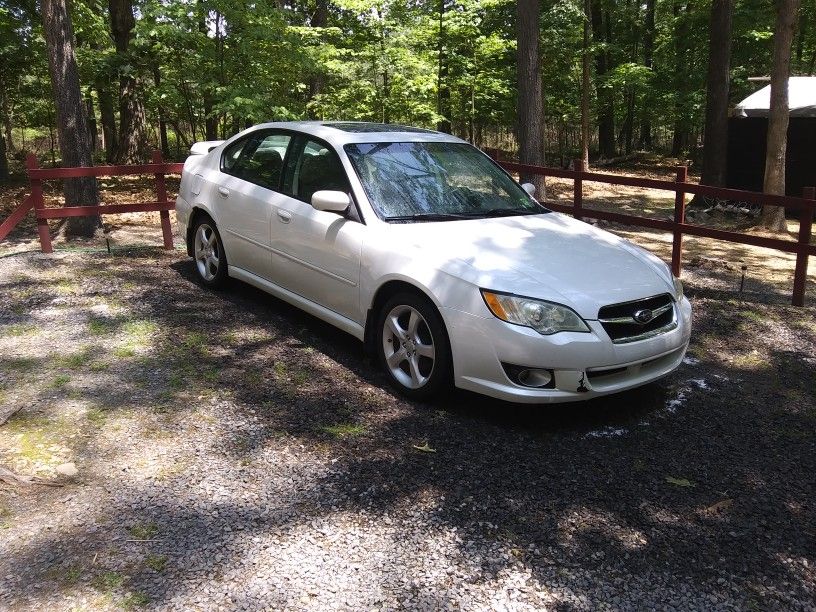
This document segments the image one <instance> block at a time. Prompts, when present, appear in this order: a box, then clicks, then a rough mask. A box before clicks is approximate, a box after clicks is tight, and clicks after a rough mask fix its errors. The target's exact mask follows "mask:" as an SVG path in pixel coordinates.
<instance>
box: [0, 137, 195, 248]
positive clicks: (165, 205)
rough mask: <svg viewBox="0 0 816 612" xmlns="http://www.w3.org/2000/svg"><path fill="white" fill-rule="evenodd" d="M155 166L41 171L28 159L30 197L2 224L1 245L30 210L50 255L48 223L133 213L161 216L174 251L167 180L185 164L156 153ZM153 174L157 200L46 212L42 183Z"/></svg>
mask: <svg viewBox="0 0 816 612" xmlns="http://www.w3.org/2000/svg"><path fill="white" fill-rule="evenodd" d="M152 161H153V163H150V164H139V165H125V166H87V167H79V168H40V167H39V165H38V164H37V158H36V157H35V156H34V155H29V156H28V158H27V159H26V173H27V175H28V180H29V182H30V184H31V195H29V196H27V197H26V198H25V199H24V200H23V202H22V203H21V204H20V206H18V207H17V208H16V209H15V210H14V211H13V212H12V213H11V215H9V217H8V218H7V219H6V220H5V221H4V222H3V223H2V224H0V241H1V240H4V239H5V238H6V236H8V235H9V233H10V232H11V230H13V229H14V228H15V227H16V226H17V224H18V223H20V221H22V220H23V219H24V218H25V216H26V215H27V214H28V212H29V211H30V210H31V209H34V214H35V216H36V218H37V232H38V234H39V238H40V249H41V250H42V252H43V253H51V252H53V250H54V248H53V245H52V244H51V232H50V231H49V228H48V219H65V218H68V217H90V216H97V215H118V214H121V213H133V212H158V213H159V220H160V222H161V228H162V237H163V241H164V248H165V249H172V248H173V230H172V228H171V227H170V211H171V210H173V208H174V207H175V205H174V203H173V202H172V201H171V200H168V199H167V184H166V176H167V175H168V174H179V173H180V172H181V169H182V168H183V167H184V164H179V163H166V162H165V161H164V160H163V159H162V156H161V152H159V151H154V152H153V160H152ZM142 174H152V175H153V177H154V181H155V182H154V185H155V187H154V189H155V192H156V200H155V201H153V202H140V203H136V204H100V205H93V206H63V207H60V208H46V206H45V200H44V199H43V181H48V180H60V179H72V178H83V177H96V178H98V177H104V176H124V175H137V176H138V175H142Z"/></svg>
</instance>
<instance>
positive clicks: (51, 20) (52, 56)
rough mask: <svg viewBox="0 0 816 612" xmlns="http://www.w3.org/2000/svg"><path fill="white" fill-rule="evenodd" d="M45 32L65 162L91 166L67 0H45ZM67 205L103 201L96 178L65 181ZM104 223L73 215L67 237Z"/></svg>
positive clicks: (91, 231)
mask: <svg viewBox="0 0 816 612" xmlns="http://www.w3.org/2000/svg"><path fill="white" fill-rule="evenodd" d="M42 17H43V31H44V34H45V44H46V48H47V51H48V68H49V71H50V73H51V86H52V88H53V90H54V103H55V107H56V111H57V131H58V132H59V146H60V152H61V153H62V165H63V166H68V167H73V166H90V165H91V163H92V161H91V146H90V135H89V133H88V125H87V115H86V113H85V108H84V106H83V104H82V93H81V91H80V88H79V72H78V70H77V63H76V54H75V53H74V32H73V27H72V25H71V16H70V14H69V13H68V8H67V6H66V4H65V0H42ZM63 192H64V194H65V205H66V206H78V205H83V206H89V205H95V204H98V203H99V194H98V191H97V188H96V179H95V178H93V177H87V178H80V179H68V180H65V181H64V182H63ZM100 225H101V220H100V218H99V217H98V216H97V217H70V218H69V219H68V221H67V222H66V224H65V235H66V237H72V236H93V234H94V232H95V230H96V228H97V227H99V226H100Z"/></svg>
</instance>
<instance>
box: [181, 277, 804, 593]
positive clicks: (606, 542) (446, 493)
mask: <svg viewBox="0 0 816 612" xmlns="http://www.w3.org/2000/svg"><path fill="white" fill-rule="evenodd" d="M180 268H181V269H183V268H184V265H182V266H180ZM187 270H188V272H187V274H186V276H187V277H188V278H191V275H192V272H191V271H190V269H189V268H188V269H187ZM226 299H228V300H238V302H239V304H236V305H246V302H247V301H249V302H250V303H252V304H253V307H257V305H258V303H259V302H260V303H266V304H268V303H269V300H272V298H269V297H268V296H266V295H265V294H262V293H261V292H257V291H255V290H254V289H250V288H247V287H240V288H236V290H235V292H234V293H231V294H230V297H227V298H226ZM707 306H708V307H710V308H706V307H707ZM271 308H272V309H273V310H274V312H275V313H276V316H279V317H283V318H284V319H285V321H286V323H288V324H289V325H291V326H292V327H298V328H299V327H300V326H301V325H303V326H306V327H308V329H309V330H310V332H309V341H310V343H311V345H312V346H313V347H314V348H316V349H318V350H319V351H320V352H322V353H324V354H327V355H329V356H331V357H332V359H334V360H336V361H337V362H339V363H341V364H343V365H344V366H345V367H347V368H348V369H349V370H351V371H353V372H354V374H355V375H356V376H359V377H360V378H361V379H362V380H363V381H365V382H367V383H369V384H372V385H382V384H383V377H382V376H380V375H379V374H378V373H376V372H375V371H373V368H372V367H371V365H370V364H368V363H366V362H365V361H364V360H362V359H361V347H360V345H359V343H357V342H356V341H355V340H353V339H350V338H349V337H348V336H346V335H345V334H340V333H338V332H336V331H335V330H333V328H331V327H329V326H327V325H324V324H321V323H318V322H316V321H315V320H314V319H313V318H312V317H309V316H308V315H304V314H303V313H301V312H300V311H298V310H297V309H294V308H290V307H289V306H287V305H285V304H283V303H280V302H278V301H277V300H273V302H272V306H271ZM735 311H737V314H735ZM709 313H710V316H709ZM739 313H743V314H739ZM746 321H747V322H749V323H754V322H755V321H754V318H753V317H747V318H746V316H745V315H744V309H743V306H742V305H736V306H735V305H733V304H732V305H731V307H730V308H729V307H728V306H726V307H721V304H716V305H715V304H714V303H713V302H711V301H708V302H707V303H705V305H704V306H703V308H699V307H698V309H697V314H696V321H695V329H696V333H695V344H700V345H705V344H706V343H707V342H709V341H710V340H711V339H714V340H715V341H717V342H721V343H728V342H731V343H735V342H736V341H735V339H734V338H733V335H734V332H735V331H737V330H740V329H741V328H743V331H744V332H745V335H746V336H748V337H745V338H744V339H743V340H742V341H743V342H744V344H745V346H746V350H749V349H750V347H751V346H752V341H751V339H750V335H749V333H748V332H749V331H750V330H747V329H745V328H744V323H746ZM761 331H762V332H765V333H767V330H764V329H762V330H761ZM812 342H813V340H812V336H811V348H812ZM732 348H733V347H732ZM770 355H771V363H770V364H769V365H767V366H764V367H756V364H751V365H750V367H744V368H740V367H735V366H734V365H733V364H732V365H731V367H729V368H727V369H726V368H724V367H722V364H715V363H712V362H710V361H708V360H705V359H703V360H700V359H694V358H692V359H693V363H694V365H692V366H688V365H686V366H683V367H682V368H681V369H680V370H678V371H677V372H676V373H674V374H673V375H672V376H670V377H668V378H667V379H666V380H664V381H662V382H659V383H656V384H652V385H648V386H646V387H644V388H641V389H638V390H634V391H632V392H629V393H624V394H620V395H617V396H612V397H609V398H600V399H597V400H594V401H592V402H587V403H584V404H567V405H560V406H544V407H532V408H531V407H519V406H514V405H510V404H503V403H501V402H496V401H494V400H490V399H487V398H482V397H479V396H475V395H472V394H468V393H464V392H453V393H452V394H450V395H449V396H447V397H445V398H443V399H441V400H440V401H438V402H435V403H432V404H426V405H416V404H415V405H413V406H410V407H409V408H408V409H407V410H405V411H401V412H400V414H399V416H397V417H396V418H393V417H392V418H387V419H385V420H383V421H380V422H379V423H378V424H377V425H376V426H374V427H372V430H371V431H370V433H369V435H368V436H365V437H363V438H361V439H355V440H354V441H353V442H348V443H347V446H348V447H350V448H347V449H344V450H346V453H345V455H344V461H343V465H342V467H341V468H340V470H341V472H342V474H343V476H342V477H340V478H338V476H336V475H334V476H332V477H331V478H330V479H329V482H323V483H321V484H320V486H319V487H318V488H319V489H320V490H323V489H326V490H337V488H338V487H339V488H340V489H339V490H340V491H345V494H346V497H347V500H348V501H347V502H346V504H347V505H348V506H349V507H351V508H356V507H358V506H359V507H365V508H374V509H378V510H379V511H380V512H382V513H384V514H385V513H388V512H392V511H393V510H394V509H395V508H400V507H403V505H404V504H406V503H411V502H410V500H412V499H415V498H416V497H417V496H421V495H424V494H430V495H432V496H434V497H436V498H437V499H438V500H441V501H440V502H439V503H438V504H437V505H436V507H435V509H434V511H433V514H434V516H435V519H436V520H438V521H441V522H442V523H443V524H445V525H447V526H449V527H455V528H456V529H457V530H459V532H460V533H463V534H469V536H470V538H473V539H472V540H469V539H466V540H465V542H468V541H470V542H474V541H475V542H482V544H484V543H485V542H492V543H496V542H502V543H504V544H505V545H506V546H507V547H509V548H510V549H511V550H514V551H517V554H518V555H520V557H519V558H521V559H523V563H524V564H525V565H526V566H527V567H528V568H529V569H531V570H532V571H533V572H534V573H537V572H539V573H540V578H541V579H542V580H552V579H553V577H554V575H553V571H554V570H553V568H563V567H566V568H569V567H571V566H576V567H581V568H583V569H585V570H589V571H590V572H592V571H597V572H601V573H602V572H604V571H607V570H610V569H611V570H615V571H619V572H622V574H623V575H627V574H630V573H634V574H638V575H643V576H649V575H651V574H653V573H654V572H655V571H657V570H659V573H660V574H661V575H662V576H663V577H662V578H660V579H659V580H658V582H657V585H655V586H659V585H660V580H663V581H664V582H663V585H664V586H666V587H667V588H668V586H669V583H671V582H675V584H674V585H673V586H677V583H681V584H686V583H687V584H688V585H689V588H692V589H693V590H694V591H695V592H698V593H699V592H701V591H706V592H709V593H712V594H713V595H712V596H713V597H714V598H715V600H717V601H719V600H723V601H726V600H730V601H734V600H737V601H740V602H742V603H743V604H744V603H746V602H750V601H753V598H759V599H760V600H762V601H765V602H768V601H772V602H793V601H796V600H797V598H807V597H808V596H812V594H813V591H812V589H813V586H814V585H813V584H812V582H810V581H809V578H808V576H810V574H809V573H808V570H806V569H803V566H801V565H798V564H799V563H801V560H803V559H804V560H807V559H808V558H812V556H813V551H814V550H816V546H814V544H816V541H815V540H814V538H815V537H816V535H815V534H814V531H813V529H812V525H813V524H816V521H814V513H813V512H814V511H813V508H812V507H811V506H810V505H809V504H808V502H807V501H806V500H808V499H813V492H814V490H813V481H812V474H813V473H814V471H813V468H814V460H813V456H814V455H813V453H812V450H813V444H814V441H815V440H816V434H814V427H813V426H814V422H815V420H814V413H813V406H814V395H813V393H814V391H813V385H812V384H810V383H807V380H808V372H810V374H812V371H813V370H812V364H813V362H812V357H811V358H810V359H811V361H810V362H803V361H802V353H801V352H798V351H796V350H794V351H775V350H771V351H770ZM704 357H705V356H704ZM780 368H781V369H780ZM689 380H690V381H691V383H689ZM794 381H798V382H794ZM780 383H783V384H784V383H788V384H789V385H790V387H788V389H787V391H791V390H793V391H794V393H793V394H790V393H789V394H787V395H786V394H785V389H780V386H782V385H781V384H780ZM803 383H804V384H803ZM791 397H792V398H794V401H793V402H792V403H787V402H786V400H788V399H790V398H791ZM303 399H304V398H299V401H302V400H303ZM396 401H397V402H398V403H401V404H405V402H403V401H402V400H396ZM307 402H308V400H307ZM797 402H798V404H797ZM275 416H276V417H277V420H276V427H279V426H281V425H283V429H284V431H287V426H286V424H285V423H281V421H280V416H281V413H280V412H278V413H276V415H275ZM292 431H293V432H296V434H297V435H298V436H303V435H304V433H305V434H306V435H307V437H309V436H312V435H314V434H315V433H316V430H314V429H308V428H307V429H305V430H304V429H303V428H302V427H299V426H296V427H295V428H293V430H292ZM317 438H318V439H321V438H320V436H319V435H318V436H317ZM423 445H424V446H427V447H428V448H429V449H432V450H433V452H422V451H418V450H416V449H417V447H420V448H421V447H422V446H423ZM393 449H399V450H393ZM783 449H784V450H783ZM363 487H365V488H366V490H367V491H370V493H369V494H367V495H364V496H362V497H361V496H360V494H359V493H358V491H359V489H360V488H363ZM371 491H373V492H371ZM486 525H488V526H490V527H485V526H486ZM488 548H489V546H488ZM536 551H537V552H536ZM462 554H463V555H465V554H469V551H467V550H466V549H464V548H463V550H462ZM784 559H789V560H788V561H785V560H784ZM790 559H793V561H790ZM500 566H502V563H498V565H497V564H495V563H493V565H491V562H489V561H486V562H485V564H484V565H483V567H482V570H483V572H484V576H485V577H490V576H495V574H496V572H498V571H499V570H500ZM806 567H807V565H805V566H804V568H806ZM666 576H673V577H674V578H671V579H668V578H666ZM655 580H657V578H655ZM777 585H784V586H777ZM791 597H792V598H793V599H789V598H791ZM703 601H704V599H701V600H698V601H697V603H702V602H703ZM712 601H713V600H712ZM709 603H710V602H709Z"/></svg>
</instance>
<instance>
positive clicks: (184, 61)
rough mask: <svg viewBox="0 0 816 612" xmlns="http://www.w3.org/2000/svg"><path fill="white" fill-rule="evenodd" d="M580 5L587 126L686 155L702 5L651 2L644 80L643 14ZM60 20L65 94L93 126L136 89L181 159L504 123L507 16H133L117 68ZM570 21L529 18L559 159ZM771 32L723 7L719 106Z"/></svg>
mask: <svg viewBox="0 0 816 612" xmlns="http://www.w3.org/2000/svg"><path fill="white" fill-rule="evenodd" d="M593 3H594V4H596V5H597V6H599V7H600V9H601V11H602V12H603V15H604V17H603V30H604V32H603V36H601V37H600V39H602V41H601V42H596V43H593V44H591V45H590V48H589V49H587V50H586V51H587V53H589V54H590V56H591V57H592V59H593V61H592V66H593V90H592V92H591V106H592V108H593V112H594V111H595V110H596V104H595V96H596V94H597V92H598V91H606V92H609V93H611V95H612V99H613V102H614V108H615V129H616V132H617V138H618V146H619V147H622V142H623V140H625V134H624V133H623V132H624V130H625V128H626V126H627V124H628V125H629V126H630V127H631V126H635V127H634V129H638V127H637V126H639V124H640V122H641V121H646V120H648V121H650V122H652V125H653V131H654V132H656V133H658V134H660V135H662V136H661V137H660V138H659V139H658V145H660V144H661V143H662V144H663V145H665V144H666V143H667V142H668V141H669V140H670V138H671V132H672V130H674V129H675V128H677V129H683V130H686V131H687V132H688V133H689V134H690V136H691V137H692V138H691V142H690V144H689V146H690V147H691V146H692V144H693V140H694V137H695V136H696V135H698V134H699V132H700V131H701V127H702V123H703V115H704V107H705V76H706V63H707V57H708V38H709V32H708V27H709V11H710V2H691V1H690V0H656V9H655V32H654V44H653V48H654V51H653V65H652V67H647V65H646V64H645V58H644V55H643V48H644V40H645V36H646V23H645V10H646V9H645V3H639V2H634V1H631V2H630V1H626V2H612V1H611V0H593ZM70 6H71V13H72V19H73V24H74V30H75V34H76V39H77V57H78V62H79V66H80V73H81V80H82V84H83V87H84V88H85V93H86V94H87V95H88V96H89V97H90V99H91V101H92V102H93V103H94V105H95V109H96V110H95V114H96V116H97V122H99V114H100V110H99V102H100V95H99V94H100V93H101V92H105V91H107V92H108V93H109V94H112V95H113V96H114V109H115V108H116V107H117V105H116V102H115V98H116V96H117V94H118V77H119V75H122V74H137V75H138V76H139V77H140V78H141V79H142V81H143V82H144V83H145V84H146V86H145V87H144V92H145V93H144V95H145V96H146V99H145V106H146V110H147V113H148V122H149V123H150V124H151V125H153V126H158V123H159V119H160V118H161V119H162V120H163V121H164V122H165V124H166V126H167V130H168V132H169V142H170V145H171V147H174V148H175V149H176V152H177V153H178V155H180V156H183V154H184V152H185V150H186V148H187V147H188V146H189V145H190V144H191V143H192V142H194V141H196V140H201V139H204V138H206V137H208V136H215V137H219V138H221V137H227V136H229V135H231V134H233V133H234V132H235V131H237V130H238V129H243V128H244V127H246V126H247V125H250V124H253V123H257V122H261V121H271V120H292V119H307V118H317V119H348V120H352V119H357V120H372V121H387V122H401V123H408V124H414V125H419V126H425V127H435V126H436V125H437V123H438V122H439V121H440V120H442V119H448V120H449V121H450V122H451V125H452V129H453V131H454V133H456V134H458V135H460V136H462V137H465V138H471V139H473V140H475V141H477V142H479V143H482V144H485V145H496V144H501V143H500V142H498V141H499V140H501V138H502V136H501V135H502V134H507V133H509V132H512V131H513V129H514V126H515V123H516V116H515V115H516V112H515V109H516V90H517V86H516V68H515V52H516V51H515V49H516V43H515V37H516V31H515V20H516V3H515V2H513V1H512V0H417V1H415V2H399V1H397V0H333V1H329V0H294V1H291V2H285V3H282V2H279V1H278V0H258V1H257V2H254V3H252V4H251V5H247V4H246V3H244V2H238V1H237V0H207V1H201V2H194V1H192V0H140V1H139V2H138V3H135V4H134V6H135V7H136V9H137V10H136V28H135V31H134V38H133V40H132V42H131V45H130V49H129V51H128V53H127V54H126V55H118V54H117V53H116V52H115V49H114V47H113V42H112V37H111V34H110V25H109V23H108V14H107V3H106V2H104V1H102V0H75V1H74V2H72V3H71V4H70ZM32 7H33V5H31V4H30V3H28V2H23V1H22V0H11V1H9V0H2V1H0V119H2V121H0V123H2V125H3V126H4V127H6V126H9V127H12V128H14V140H15V142H14V143H12V144H13V145H14V146H17V147H19V146H21V145H22V142H21V140H22V138H23V132H22V128H24V127H25V128H49V127H50V126H53V125H54V124H55V110H54V108H53V103H52V101H51V100H52V96H51V91H50V85H49V78H48V67H47V57H46V55H45V52H44V46H43V37H42V31H41V30H42V26H41V23H40V21H39V16H38V15H37V14H36V13H35V12H34V9H33V8H32ZM321 7H324V8H325V19H320V18H319V17H320V15H321V14H322V13H321ZM801 11H802V14H801V20H802V23H813V22H814V19H816V3H814V2H803V6H802V9H801ZM585 20H586V16H585V15H584V2H583V0H541V58H542V61H541V70H542V77H543V96H544V99H545V108H546V113H547V124H548V128H547V139H548V143H549V147H550V148H551V149H552V148H555V147H556V146H558V147H559V149H560V150H561V153H562V154H566V153H568V151H565V147H566V148H567V149H569V148H572V149H573V150H574V149H575V147H576V146H577V139H576V137H575V135H576V134H577V131H578V130H579V126H580V97H581V60H582V57H583V54H584V49H583V25H584V22H585ZM773 20H774V7H773V3H770V2H766V1H765V0H738V1H737V2H736V7H735V11H734V34H733V40H734V48H733V54H732V100H733V101H736V100H738V99H740V98H741V97H743V96H744V95H746V94H748V93H750V92H751V91H753V90H755V89H756V84H754V83H751V82H749V81H748V80H747V79H748V77H751V76H759V75H764V74H767V73H768V71H769V67H770V61H771V44H772V40H771V39H772V26H773ZM794 45H795V48H794V61H793V72H794V74H807V73H808V72H810V71H812V70H813V68H814V66H813V65H814V63H815V61H814V60H816V29H814V28H812V27H803V28H800V31H799V33H798V34H797V39H796V41H795V43H794ZM599 53H603V54H605V56H606V58H607V60H608V64H609V70H608V72H607V73H606V74H605V75H603V76H599V75H597V74H595V72H596V70H597V66H596V63H595V58H596V55H597V54H599ZM440 94H443V95H440ZM445 97H447V98H449V102H444V100H442V98H445ZM208 127H209V129H207V128H208ZM213 132H214V134H213ZM51 135H52V133H51V132H50V131H49V130H48V129H46V130H44V131H41V134H40V136H39V137H38V138H36V139H35V140H34V142H33V143H30V144H36V145H37V146H39V147H40V149H41V150H42V149H43V148H48V146H49V143H48V141H49V139H50V138H51ZM26 137H27V138H28V139H29V141H30V140H31V136H30V135H26ZM153 138H154V142H153V146H158V137H157V136H156V135H155V134H153ZM26 144H27V146H28V145H29V142H27V143H26ZM572 152H574V151H572Z"/></svg>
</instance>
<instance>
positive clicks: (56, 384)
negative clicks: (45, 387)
mask: <svg viewBox="0 0 816 612" xmlns="http://www.w3.org/2000/svg"><path fill="white" fill-rule="evenodd" d="M69 382H71V377H70V376H68V375H67V374H57V375H56V376H55V377H54V380H52V381H51V387H52V388H54V389H62V388H63V387H64V386H65V385H67V384H68V383H69Z"/></svg>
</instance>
